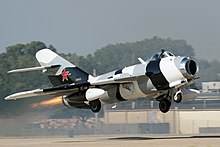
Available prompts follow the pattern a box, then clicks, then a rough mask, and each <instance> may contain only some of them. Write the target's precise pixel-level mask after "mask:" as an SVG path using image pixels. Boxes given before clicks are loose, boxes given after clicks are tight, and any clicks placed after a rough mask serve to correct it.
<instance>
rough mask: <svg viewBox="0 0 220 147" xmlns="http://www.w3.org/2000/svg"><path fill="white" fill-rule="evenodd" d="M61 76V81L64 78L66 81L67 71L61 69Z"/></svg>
mask: <svg viewBox="0 0 220 147" xmlns="http://www.w3.org/2000/svg"><path fill="white" fill-rule="evenodd" d="M61 76H62V79H63V81H65V80H67V81H68V76H69V71H66V70H63V71H62V74H61Z"/></svg>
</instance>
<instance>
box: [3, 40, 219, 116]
mask: <svg viewBox="0 0 220 147" xmlns="http://www.w3.org/2000/svg"><path fill="white" fill-rule="evenodd" d="M43 48H49V49H51V50H53V51H55V52H58V49H56V48H55V47H53V46H52V45H49V46H46V44H45V43H43V42H40V41H32V42H30V43H27V44H15V45H12V46H8V47H7V48H6V52H4V53H1V54H0V71H1V72H0V86H1V89H0V98H1V99H0V109H1V111H0V117H1V116H7V115H11V114H15V115H19V114H22V113H23V112H25V111H26V110H28V108H29V107H30V105H31V104H32V103H35V102H37V101H41V100H42V99H43V98H39V99H27V100H20V101H15V102H13V101H12V102H7V101H5V100H3V98H4V97H6V96H7V95H9V94H12V93H14V92H19V91H23V90H31V89H36V88H45V87H48V86H51V85H50V82H49V80H48V79H47V77H46V75H44V74H43V73H42V72H28V73H17V74H7V71H8V70H11V69H17V68H25V67H33V66H39V63H38V62H37V60H36V59H35V53H36V52H37V51H39V50H41V49H43ZM161 48H165V49H166V50H169V51H171V52H173V53H174V54H176V55H183V56H190V57H193V58H195V52H194V48H193V47H192V46H191V45H189V44H188V43H187V42H186V41H185V40H174V39H171V38H160V37H153V38H150V39H145V40H142V41H137V42H127V43H118V44H109V45H107V46H105V47H103V48H101V49H97V50H96V51H95V52H94V54H88V55H86V56H79V55H77V54H75V53H59V54H60V55H61V56H63V57H64V58H65V59H67V60H68V61H70V62H72V63H73V64H75V65H77V66H78V67H80V68H82V69H84V70H85V71H87V72H88V73H90V74H93V69H96V72H97V75H99V74H102V73H105V72H109V71H112V70H115V69H119V68H122V67H125V66H128V65H132V64H135V63H138V60H137V58H138V57H141V58H142V59H144V60H147V59H148V58H149V57H150V56H151V55H152V54H154V53H155V52H160V50H161ZM60 50H61V49H60ZM197 61H198V63H199V66H200V72H199V76H200V79H199V80H198V81H197V84H196V86H197V87H198V88H201V86H200V82H201V81H213V80H220V78H219V75H218V74H219V73H220V63H219V61H217V60H215V61H212V62H208V61H207V60H204V59H202V60H201V59H197ZM44 99H45V98H44ZM16 108H17V109H16Z"/></svg>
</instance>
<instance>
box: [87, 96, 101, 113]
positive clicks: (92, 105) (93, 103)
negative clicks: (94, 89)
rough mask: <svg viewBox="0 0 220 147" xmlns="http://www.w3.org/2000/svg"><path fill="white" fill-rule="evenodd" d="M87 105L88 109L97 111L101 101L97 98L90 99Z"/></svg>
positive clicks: (99, 108)
mask: <svg viewBox="0 0 220 147" xmlns="http://www.w3.org/2000/svg"><path fill="white" fill-rule="evenodd" d="M89 106H90V109H91V110H92V112H94V113H98V112H99V111H100V110H101V107H102V105H101V102H100V100H98V99H97V100H94V101H90V102H89Z"/></svg>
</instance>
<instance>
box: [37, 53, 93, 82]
mask: <svg viewBox="0 0 220 147" xmlns="http://www.w3.org/2000/svg"><path fill="white" fill-rule="evenodd" d="M36 58H37V61H38V62H39V63H40V65H41V66H55V68H50V69H47V70H46V71H45V73H46V74H47V76H48V78H49V79H50V81H51V83H52V84H53V86H59V85H63V84H72V83H81V82H85V81H88V79H89V77H92V76H91V75H89V74H88V73H87V72H85V71H83V70H82V69H80V68H78V67H76V66H75V65H73V64H72V63H70V62H69V61H67V60H65V59H64V58H62V57H61V56H59V55H58V54H56V53H54V52H52V51H51V50H49V49H42V50H40V51H38V52H37V53H36ZM58 65H59V66H58Z"/></svg>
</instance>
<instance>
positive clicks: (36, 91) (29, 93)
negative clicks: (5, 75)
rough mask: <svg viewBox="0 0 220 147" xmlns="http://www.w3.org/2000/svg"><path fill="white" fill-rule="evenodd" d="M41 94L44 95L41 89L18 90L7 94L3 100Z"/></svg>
mask: <svg viewBox="0 0 220 147" xmlns="http://www.w3.org/2000/svg"><path fill="white" fill-rule="evenodd" d="M41 95H45V94H44V93H43V89H35V90H30V91H24V92H18V93H15V94H12V95H9V96H7V97H6V98H5V100H16V99H21V98H27V97H33V96H41Z"/></svg>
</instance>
